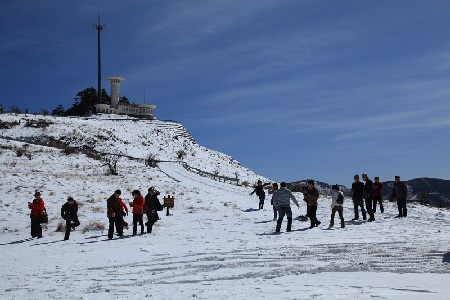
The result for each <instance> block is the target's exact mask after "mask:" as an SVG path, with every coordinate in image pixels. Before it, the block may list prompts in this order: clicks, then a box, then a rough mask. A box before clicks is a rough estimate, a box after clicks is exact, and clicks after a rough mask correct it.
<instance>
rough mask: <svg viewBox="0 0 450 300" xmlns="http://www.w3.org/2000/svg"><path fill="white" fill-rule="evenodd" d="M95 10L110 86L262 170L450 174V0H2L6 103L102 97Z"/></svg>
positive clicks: (325, 174) (331, 177)
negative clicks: (90, 94)
mask: <svg viewBox="0 0 450 300" xmlns="http://www.w3.org/2000/svg"><path fill="white" fill-rule="evenodd" d="M98 13H100V16H101V22H102V23H103V24H106V27H105V29H104V30H103V31H102V74H103V82H102V87H104V88H105V89H106V90H107V91H108V93H110V86H109V82H108V81H107V80H106V77H107V76H111V75H118V76H122V77H125V80H124V81H123V82H122V85H121V91H120V95H121V96H127V97H128V98H129V99H130V100H131V101H133V102H136V103H143V102H144V95H145V102H146V103H151V104H155V105H156V106H157V108H156V109H155V111H154V113H155V116H156V117H157V118H158V119H170V120H177V121H180V122H182V123H183V124H184V125H185V127H186V128H187V129H188V130H189V131H190V132H191V133H192V135H193V136H194V138H195V139H196V140H197V142H198V143H199V144H201V145H204V146H206V147H208V148H211V149H214V150H218V151H221V152H224V153H226V154H229V155H230V156H231V157H233V158H234V159H236V160H238V161H239V162H241V164H242V165H243V166H246V167H249V168H251V169H252V170H254V171H255V172H257V173H260V174H262V175H264V176H266V177H269V178H271V179H273V180H276V181H288V182H290V181H296V180H302V179H307V178H313V179H316V180H320V181H325V182H328V183H339V184H344V185H347V186H349V185H350V184H351V182H352V181H353V175H354V174H356V173H357V174H361V173H363V172H367V173H368V174H369V177H371V178H373V177H374V176H379V177H380V179H381V180H382V181H384V180H393V178H394V175H397V174H399V175H400V176H401V177H402V179H403V180H408V179H413V178H417V177H438V178H443V179H450V176H449V173H450V171H449V170H450V168H449V167H450V155H449V154H450V151H449V150H450V143H449V141H450V101H449V100H450V31H449V28H450V1H439V0H433V1H414V0H399V1H384V0H380V1H359V0H355V1H352V0H347V1H337V0H335V1H326V0H323V1H322V0H311V1H302V0H293V1H290V0H279V1H275V0H271V1H265V0H257V1H245V0H239V1H233V0H227V1H224V0H223V1H195V0H194V1H114V0H108V1H83V0H82V1H56V0H54V1H46V0H43V1H28V0H22V1H12V0H7V1H3V2H2V9H1V10H0V36H1V37H2V42H1V43H0V65H1V68H0V82H1V85H0V90H1V94H0V103H1V104H3V106H4V107H5V109H6V110H8V108H9V107H11V106H12V105H16V106H18V107H20V108H22V109H25V108H28V109H29V110H30V111H31V112H34V111H41V109H43V108H44V109H48V110H50V111H51V110H53V109H54V108H56V106H57V105H58V104H62V105H63V107H64V108H65V109H67V108H69V107H71V106H72V104H73V102H74V98H75V96H76V94H77V93H78V92H79V91H81V90H83V89H85V88H88V87H95V88H97V31H96V30H95V29H93V28H92V24H93V23H95V22H97V14H98ZM130 134H132V133H130Z"/></svg>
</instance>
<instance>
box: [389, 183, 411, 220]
mask: <svg viewBox="0 0 450 300" xmlns="http://www.w3.org/2000/svg"><path fill="white" fill-rule="evenodd" d="M407 198H408V188H407V187H406V184H404V183H403V182H401V181H400V176H398V175H397V176H395V182H394V188H393V189H392V194H391V199H393V200H397V207H398V216H397V218H402V217H406V216H407V209H406V199H407Z"/></svg>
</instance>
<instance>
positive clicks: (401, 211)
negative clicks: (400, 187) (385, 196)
mask: <svg viewBox="0 0 450 300" xmlns="http://www.w3.org/2000/svg"><path fill="white" fill-rule="evenodd" d="M397 207H398V216H399V217H406V216H407V212H408V211H407V209H406V199H405V198H398V199H397Z"/></svg>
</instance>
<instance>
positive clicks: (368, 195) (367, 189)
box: [361, 173, 375, 222]
mask: <svg viewBox="0 0 450 300" xmlns="http://www.w3.org/2000/svg"><path fill="white" fill-rule="evenodd" d="M361 177H362V179H363V180H364V181H365V185H364V194H363V195H364V200H365V202H366V209H367V213H368V214H369V220H368V221H369V222H373V221H375V214H374V213H373V209H372V201H373V182H372V180H370V179H369V177H368V176H367V173H363V174H362V176H361Z"/></svg>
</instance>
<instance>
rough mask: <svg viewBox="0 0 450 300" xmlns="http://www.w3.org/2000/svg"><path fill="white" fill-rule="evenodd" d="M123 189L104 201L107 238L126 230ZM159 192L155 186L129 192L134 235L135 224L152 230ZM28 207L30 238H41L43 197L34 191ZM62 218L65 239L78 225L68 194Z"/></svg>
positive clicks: (74, 204)
mask: <svg viewBox="0 0 450 300" xmlns="http://www.w3.org/2000/svg"><path fill="white" fill-rule="evenodd" d="M121 194H122V192H121V191H120V190H116V191H115V192H114V194H112V195H111V196H110V197H109V198H108V199H107V201H106V203H107V204H106V208H107V216H108V220H109V228H108V239H112V238H113V236H114V229H115V230H116V233H117V235H118V236H119V237H122V236H123V229H124V228H127V229H128V223H127V222H126V221H125V220H124V217H125V216H127V215H128V207H127V205H126V204H125V202H124V201H123V200H122V198H120V196H121ZM159 194H160V193H159V192H158V191H157V190H156V189H155V188H154V187H150V188H149V189H148V193H147V195H146V196H145V197H143V196H142V195H141V192H140V191H139V190H134V191H133V192H132V193H131V195H132V196H133V201H130V202H129V206H130V208H132V213H133V235H136V234H137V229H138V225H139V226H140V233H141V234H144V233H151V232H152V229H153V225H154V224H155V223H156V222H157V221H158V220H159V215H158V211H161V210H163V206H162V205H161V203H160V201H159V199H158V195H159ZM28 208H29V209H31V213H30V218H31V237H32V238H35V237H37V238H42V226H41V223H42V215H43V214H44V212H45V203H44V199H42V197H41V193H40V191H37V190H36V191H35V194H34V199H33V201H32V202H28ZM144 214H145V215H147V223H145V226H146V230H144V220H143V216H144ZM61 217H62V218H63V219H64V220H65V222H66V224H65V234H64V240H68V239H69V237H70V232H71V230H75V228H76V227H77V226H79V225H80V221H79V220H78V204H77V202H76V201H75V199H74V198H73V197H68V198H67V202H66V203H64V204H63V205H62V207H61Z"/></svg>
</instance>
